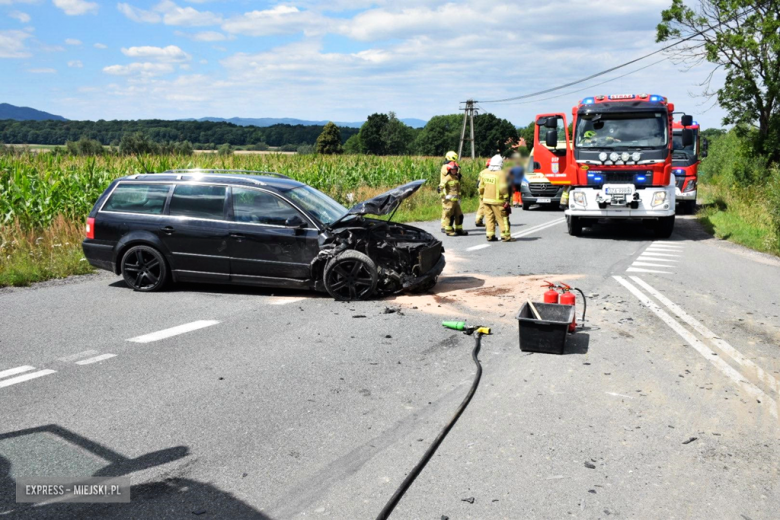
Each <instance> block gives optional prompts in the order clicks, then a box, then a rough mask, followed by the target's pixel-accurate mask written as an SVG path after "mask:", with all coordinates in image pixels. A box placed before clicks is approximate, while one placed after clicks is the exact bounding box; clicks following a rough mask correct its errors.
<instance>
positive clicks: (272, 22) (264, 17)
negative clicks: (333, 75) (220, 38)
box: [222, 5, 328, 36]
mask: <svg viewBox="0 0 780 520" xmlns="http://www.w3.org/2000/svg"><path fill="white" fill-rule="evenodd" d="M327 22H328V19H327V18H325V17H324V16H322V15H321V14H319V13H316V12H314V11H301V10H299V9H298V8H297V7H293V6H289V5H277V6H276V7H273V8H272V9H266V10H264V11H250V12H248V13H244V14H242V15H239V16H234V17H231V18H229V19H228V20H226V21H225V23H223V24H222V29H223V30H225V31H227V32H229V33H233V34H247V35H250V36H269V35H274V34H295V33H300V32H304V33H305V34H307V35H310V36H311V35H315V34H319V33H321V32H323V31H324V29H325V26H326V25H327Z"/></svg>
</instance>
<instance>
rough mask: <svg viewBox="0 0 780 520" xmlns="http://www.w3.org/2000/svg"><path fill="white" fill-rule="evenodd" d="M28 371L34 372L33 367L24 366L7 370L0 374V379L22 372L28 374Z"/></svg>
mask: <svg viewBox="0 0 780 520" xmlns="http://www.w3.org/2000/svg"><path fill="white" fill-rule="evenodd" d="M30 370H35V367H31V366H30V365H24V366H21V367H16V368H9V369H8V370H3V371H2V372H0V379H2V378H4V377H8V376H15V375H16V374H21V373H22V372H29V371H30Z"/></svg>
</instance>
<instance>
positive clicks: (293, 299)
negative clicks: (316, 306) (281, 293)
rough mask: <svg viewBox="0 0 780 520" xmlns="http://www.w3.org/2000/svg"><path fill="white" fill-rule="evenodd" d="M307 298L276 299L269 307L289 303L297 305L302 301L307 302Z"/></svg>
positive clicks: (272, 300)
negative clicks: (296, 303)
mask: <svg viewBox="0 0 780 520" xmlns="http://www.w3.org/2000/svg"><path fill="white" fill-rule="evenodd" d="M305 299H306V298H304V297H300V298H282V297H274V298H272V299H271V301H270V302H268V303H269V305H287V304H288V303H295V302H299V301H301V300H305Z"/></svg>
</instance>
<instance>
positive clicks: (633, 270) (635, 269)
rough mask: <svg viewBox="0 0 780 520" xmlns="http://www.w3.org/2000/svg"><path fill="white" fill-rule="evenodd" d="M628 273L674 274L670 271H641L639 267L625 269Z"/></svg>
mask: <svg viewBox="0 0 780 520" xmlns="http://www.w3.org/2000/svg"><path fill="white" fill-rule="evenodd" d="M626 271H627V272H629V273H658V274H674V273H672V272H671V271H656V270H653V269H643V268H641V267H629V268H628V269H626Z"/></svg>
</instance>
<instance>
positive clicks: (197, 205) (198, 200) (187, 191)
mask: <svg viewBox="0 0 780 520" xmlns="http://www.w3.org/2000/svg"><path fill="white" fill-rule="evenodd" d="M226 191H227V188H226V187H225V186H208V185H202V184H179V185H177V186H176V187H175V188H174V189H173V197H171V207H170V211H169V212H170V214H171V216H174V217H191V218H205V219H210V220H224V219H225V192H226Z"/></svg>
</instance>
